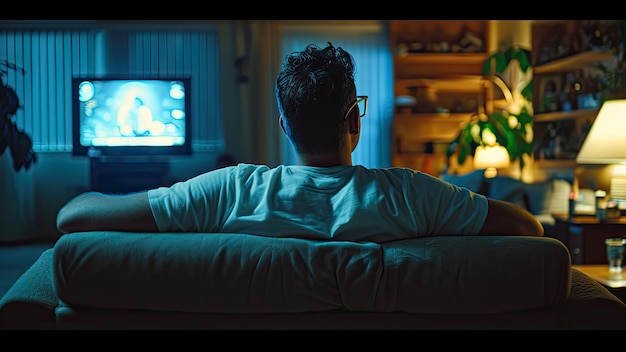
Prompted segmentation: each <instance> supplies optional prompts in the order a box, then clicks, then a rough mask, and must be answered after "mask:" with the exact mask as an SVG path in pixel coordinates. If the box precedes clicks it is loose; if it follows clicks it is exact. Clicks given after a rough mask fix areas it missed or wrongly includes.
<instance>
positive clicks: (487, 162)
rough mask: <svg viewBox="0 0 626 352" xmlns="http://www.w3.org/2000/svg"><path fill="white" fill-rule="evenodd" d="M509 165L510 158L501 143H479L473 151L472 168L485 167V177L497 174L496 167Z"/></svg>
mask: <svg viewBox="0 0 626 352" xmlns="http://www.w3.org/2000/svg"><path fill="white" fill-rule="evenodd" d="M510 165H511V158H510V157H509V152H507V150H506V148H504V147H503V146H501V145H495V146H484V145H479V146H478V147H476V151H475V152H474V168H475V169H485V177H487V178H493V177H496V175H497V174H498V169H501V168H506V167H509V166H510Z"/></svg>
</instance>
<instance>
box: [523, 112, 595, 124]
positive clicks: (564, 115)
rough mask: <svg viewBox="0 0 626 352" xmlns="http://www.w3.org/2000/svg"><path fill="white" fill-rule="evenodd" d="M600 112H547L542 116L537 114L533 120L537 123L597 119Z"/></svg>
mask: <svg viewBox="0 0 626 352" xmlns="http://www.w3.org/2000/svg"><path fill="white" fill-rule="evenodd" d="M598 111H600V109H582V110H572V111H555V112H546V113H541V114H535V116H533V120H534V121H535V122H551V121H559V120H567V119H577V118H579V117H588V118H592V119H595V117H596V116H597V115H598Z"/></svg>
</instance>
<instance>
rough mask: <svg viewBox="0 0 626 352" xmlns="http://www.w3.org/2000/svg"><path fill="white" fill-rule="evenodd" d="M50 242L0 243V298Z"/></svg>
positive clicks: (49, 246) (51, 245)
mask: <svg viewBox="0 0 626 352" xmlns="http://www.w3.org/2000/svg"><path fill="white" fill-rule="evenodd" d="M53 246H54V244H53V243H51V242H34V243H0V297H2V296H4V294H5V293H6V292H7V291H8V290H9V288H10V287H11V286H12V285H13V283H15V281H17V279H18V278H19V277H20V276H21V275H22V274H23V273H24V272H25V271H26V270H27V269H28V268H29V267H30V266H31V265H32V264H33V263H34V262H35V261H36V260H37V259H38V258H39V256H40V255H41V253H43V251H45V250H46V249H49V248H52V247H53Z"/></svg>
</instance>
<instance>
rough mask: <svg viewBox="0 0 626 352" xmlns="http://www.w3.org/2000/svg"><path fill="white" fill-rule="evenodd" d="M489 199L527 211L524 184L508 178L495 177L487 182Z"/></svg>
mask: <svg viewBox="0 0 626 352" xmlns="http://www.w3.org/2000/svg"><path fill="white" fill-rule="evenodd" d="M487 185H488V186H487V187H488V189H489V193H488V194H489V197H490V198H493V199H497V200H503V201H506V202H509V203H513V204H516V205H519V206H521V207H523V208H524V209H528V208H529V207H528V204H527V200H526V198H525V197H526V195H525V190H524V186H525V183H524V182H522V181H520V180H518V179H515V178H513V177H510V176H496V177H494V178H490V179H488V181H487Z"/></svg>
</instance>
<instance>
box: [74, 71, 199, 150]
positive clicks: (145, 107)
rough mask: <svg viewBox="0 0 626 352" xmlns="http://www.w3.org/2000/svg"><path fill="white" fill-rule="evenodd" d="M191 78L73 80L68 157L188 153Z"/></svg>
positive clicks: (189, 148)
mask: <svg viewBox="0 0 626 352" xmlns="http://www.w3.org/2000/svg"><path fill="white" fill-rule="evenodd" d="M190 85H191V81H190V79H189V78H173V79H164V78H139V79H135V78H128V77H126V78H124V77H122V78H111V77H108V78H89V77H87V78H73V79H72V100H73V101H72V104H73V116H72V123H73V130H72V131H73V132H72V133H73V135H72V141H73V146H72V150H73V152H72V154H74V155H87V156H92V157H94V156H95V157H97V156H101V155H179V154H191V124H190V121H191V116H190V112H191V102H190V99H191V94H190Z"/></svg>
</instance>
